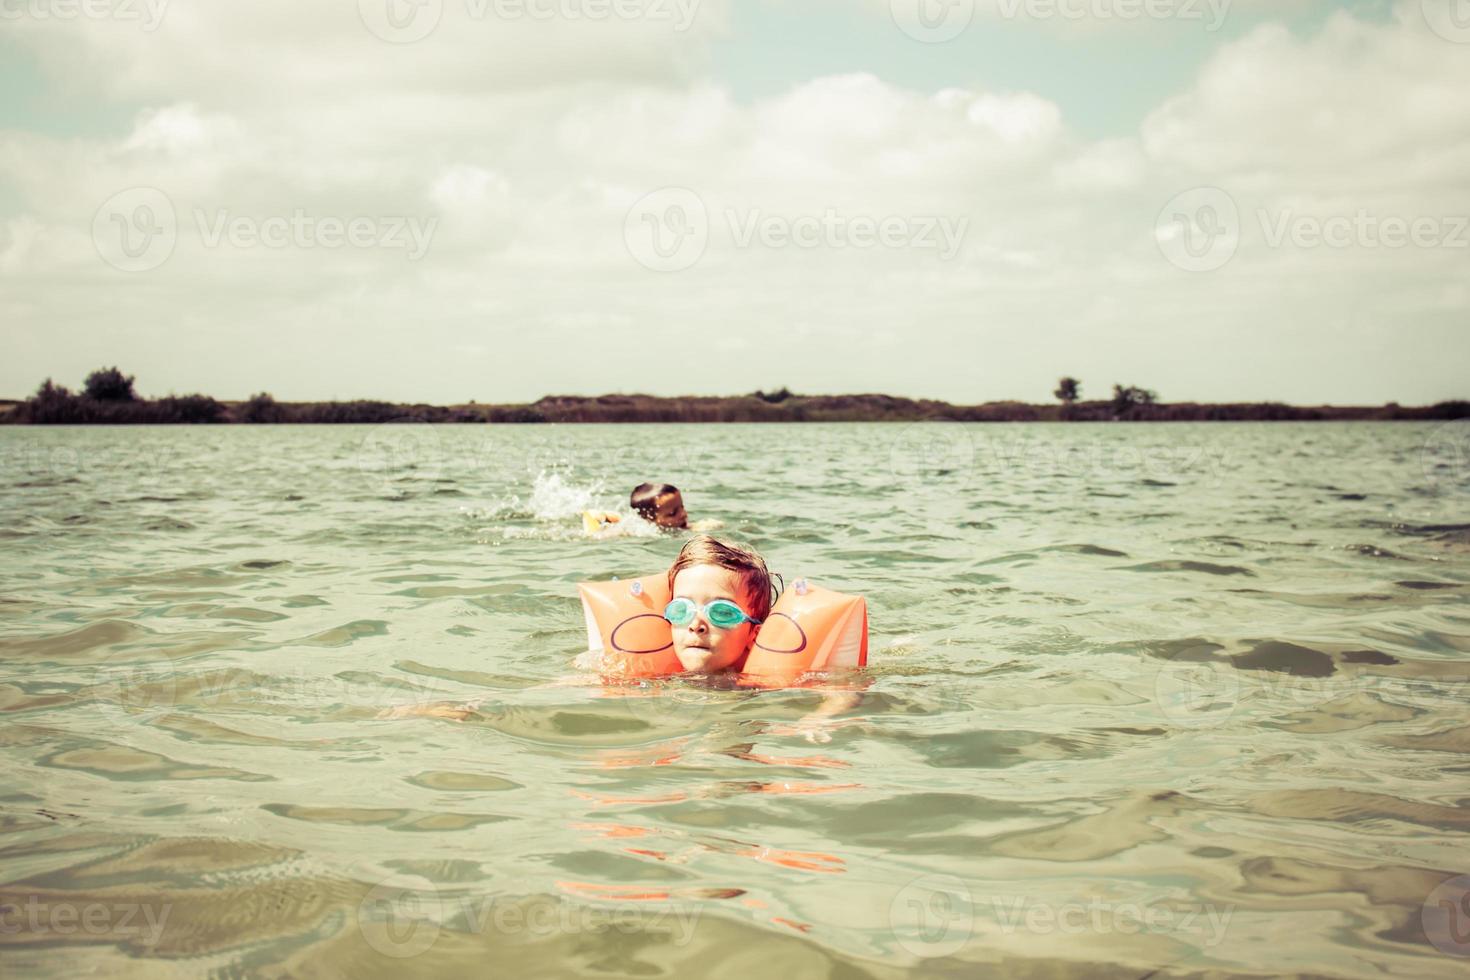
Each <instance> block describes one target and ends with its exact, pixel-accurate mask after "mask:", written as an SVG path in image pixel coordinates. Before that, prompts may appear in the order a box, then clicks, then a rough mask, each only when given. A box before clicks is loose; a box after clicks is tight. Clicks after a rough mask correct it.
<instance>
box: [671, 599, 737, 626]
mask: <svg viewBox="0 0 1470 980" xmlns="http://www.w3.org/2000/svg"><path fill="white" fill-rule="evenodd" d="M701 613H703V614H704V618H705V619H707V620H709V624H710V625H711V626H713V627H715V628H716V629H722V630H728V629H734V628H735V627H737V626H739V625H740V624H741V623H750V624H752V625H754V626H759V625H760V624H761V621H760V620H758V619H753V618H752V617H750V616H747V615H746V614H745V610H744V609H741V608H740V607H739V606H737V605H735V603H733V602H731V601H730V600H729V599H716V600H715V601H714V602H711V603H709V604H708V605H705V606H701V605H699V604H698V603H696V602H695V601H694V600H693V599H675V600H674V601H673V602H671V603H669V604H668V605H667V606H664V619H667V620H668V621H669V624H670V625H672V626H680V627H683V626H688V625H689V624H690V623H692V622H694V617H695V616H698V615H700V614H701Z"/></svg>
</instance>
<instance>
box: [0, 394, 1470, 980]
mask: <svg viewBox="0 0 1470 980" xmlns="http://www.w3.org/2000/svg"><path fill="white" fill-rule="evenodd" d="M1459 425H1460V423H1453V424H1451V425H1449V426H1441V427H1438V428H1436V427H1433V426H1422V425H1412V424H1381V425H1380V424H1373V425H1335V424H1332V425H1328V424H1322V425H1269V426H1268V425H1215V426H1193V425H1158V426H1139V427H1130V426H1081V425H1079V426H1007V425H997V426H961V425H954V424H947V423H936V424H927V425H920V426H869V425H845V426H822V425H810V426H770V427H749V426H729V427H658V426H652V427H620V426H605V427H575V426H559V427H539V426H527V427H518V428H499V427H495V428H486V427H463V428H459V427H456V428H449V427H428V426H413V425H408V426H397V427H390V428H368V427H350V426H344V427H316V428H289V427H279V428H260V429H249V428H243V427H242V428H220V429H202V428H201V429H182V428H179V429H129V428H119V429H58V430H22V429H0V463H3V467H4V468H3V470H0V493H3V499H4V503H5V513H6V514H7V515H8V517H9V520H8V521H6V522H5V526H4V527H0V539H3V541H4V548H5V556H6V575H5V577H4V582H5V585H4V589H3V591H0V610H3V612H4V615H3V617H0V712H3V717H4V724H3V725H0V764H3V767H4V777H5V778H4V781H3V784H0V861H3V865H0V970H3V973H4V975H5V976H7V977H8V976H27V975H36V976H61V975H67V976H70V975H73V974H75V973H78V972H82V971H97V972H106V973H107V974H123V975H136V976H146V977H150V978H151V977H159V976H171V975H176V974H177V975H189V976H197V975H199V974H200V973H203V972H216V973H220V974H223V975H260V976H281V977H284V976H320V977H353V978H357V977H372V976H385V977H387V976H391V977H402V976H405V975H409V976H412V975H419V974H423V975H442V974H452V973H456V972H458V973H462V974H463V975H466V976H480V975H484V973H485V971H486V969H487V964H492V963H493V964H494V968H495V969H496V971H497V973H498V972H504V973H506V974H507V975H513V974H514V975H531V976H537V975H551V974H553V973H555V974H556V975H564V974H595V975H600V976H616V975H637V976H645V977H656V976H679V977H684V976H716V977H720V976H732V977H741V978H745V977H748V976H750V975H753V974H754V973H756V971H760V972H762V973H764V972H769V971H771V970H772V969H773V968H774V969H775V970H778V971H781V972H782V973H785V974H788V975H801V976H805V975H843V976H875V977H901V976H915V975H926V976H927V975H955V976H971V975H975V974H976V973H977V971H979V970H986V971H991V972H993V973H994V974H995V975H999V976H1007V975H1024V976H1034V975H1058V976H1073V975H1075V976H1087V977H1091V976H1099V975H1100V976H1111V975H1118V976H1131V977H1137V976H1145V975H1180V974H1257V975H1277V974H1280V973H1283V972H1285V973H1304V974H1315V975H1332V976H1354V977H1368V976H1375V977H1376V976H1381V975H1384V974H1397V975H1410V976H1452V975H1453V976H1459V975H1462V974H1463V970H1464V967H1465V959H1464V956H1465V955H1466V954H1470V899H1467V898H1466V895H1467V891H1470V877H1461V876H1465V875H1470V863H1467V859H1466V854H1467V853H1470V850H1467V847H1466V844H1467V841H1470V816H1467V815H1466V814H1467V811H1466V808H1465V802H1466V799H1467V797H1470V794H1467V792H1466V785H1467V784H1466V782H1465V777H1466V761H1465V754H1466V753H1467V752H1470V724H1467V723H1466V718H1467V713H1466V708H1467V706H1470V615H1467V613H1470V607H1467V601H1470V472H1467V466H1466V462H1465V454H1464V453H1463V452H1459V451H1458V449H1459V447H1462V446H1463V445H1464V444H1465V440H1464V439H1463V438H1461V437H1462V436H1463V435H1464V434H1465V433H1464V430H1462V429H1460V428H1458V427H1457V426H1459ZM1446 447H1448V448H1446ZM1457 452H1458V455H1457ZM648 479H659V480H667V481H669V482H672V483H675V484H677V485H679V486H681V487H682V488H683V489H684V491H685V499H686V502H687V504H688V506H689V509H690V512H691V516H692V517H693V518H695V519H715V520H719V521H721V522H723V524H724V527H725V529H726V533H728V534H730V535H731V536H733V537H736V538H739V539H741V540H743V541H746V542H749V543H751V544H753V545H755V546H756V547H758V548H760V549H761V550H762V551H763V553H765V554H766V556H767V557H768V559H769V560H770V562H771V564H772V567H773V568H774V569H776V570H778V571H781V572H783V573H785V575H786V577H787V579H788V580H791V579H792V578H794V577H795V576H796V575H798V574H799V575H806V576H810V577H812V578H815V579H818V580H820V581H822V582H823V583H824V584H828V585H830V586H832V587H834V588H838V589H842V590H845V591H855V592H861V593H863V594H865V595H866V596H868V599H869V603H870V606H871V610H872V623H873V655H872V660H873V664H872V667H871V669H870V671H869V675H868V677H867V678H866V680H867V681H868V682H869V684H870V686H869V687H868V688H867V689H866V691H865V693H864V694H863V695H862V698H861V701H860V703H859V705H858V707H857V708H856V709H854V710H852V711H850V712H848V713H847V714H845V715H843V716H841V717H839V718H836V719H834V720H832V721H831V722H829V723H826V724H824V725H822V726H820V727H819V729H814V728H813V726H812V725H811V724H810V723H809V722H806V721H804V719H805V718H806V716H807V715H808V714H809V713H810V712H811V711H812V710H813V709H814V708H815V707H816V706H817V704H818V703H819V702H820V697H819V695H817V694H815V693H813V692H809V691H767V692H754V691H748V690H738V689H736V690H725V689H720V688H711V687H707V686H700V685H698V684H693V683H688V682H681V681H677V680H676V681H672V682H668V683H663V684H656V685H650V686H648V687H643V688H603V687H600V686H597V685H595V684H592V683H589V682H588V679H587V678H586V677H584V676H582V675H580V674H578V672H577V671H576V669H575V668H574V667H573V666H572V660H573V658H574V657H575V656H576V654H577V653H578V652H579V651H580V646H579V644H580V643H581V640H582V637H583V626H582V618H581V615H580V611H579V608H578V604H577V599H576V593H575V583H576V582H577V581H578V580H580V579H585V578H593V577H608V576H612V575H619V576H629V575H635V574H639V573H646V572H649V571H652V570H656V569H659V568H662V567H665V566H666V565H667V563H668V562H669V561H670V559H671V558H672V556H673V554H674V553H675V552H676V551H677V549H678V547H679V544H680V540H679V539H678V538H676V537H666V536H659V535H656V534H631V535H625V536H622V537H617V538H612V539H605V540H592V539H588V538H586V537H584V536H583V535H582V532H581V523H580V520H579V519H578V514H579V512H580V511H581V510H582V509H587V508H601V509H607V510H619V509H624V505H625V503H626V496H625V495H626V492H627V489H628V488H629V487H631V486H633V485H634V484H636V483H639V482H642V481H644V480H648ZM635 526H636V525H635ZM424 705H435V706H437V709H436V712H435V714H436V715H437V716H424V715H423V714H422V713H421V709H422V706H424Z"/></svg>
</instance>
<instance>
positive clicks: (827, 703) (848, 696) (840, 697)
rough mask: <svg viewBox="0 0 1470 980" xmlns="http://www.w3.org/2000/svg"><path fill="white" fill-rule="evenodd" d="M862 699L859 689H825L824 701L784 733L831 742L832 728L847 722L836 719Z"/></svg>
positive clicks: (823, 693) (814, 740) (816, 741)
mask: <svg viewBox="0 0 1470 980" xmlns="http://www.w3.org/2000/svg"><path fill="white" fill-rule="evenodd" d="M862 699H863V697H862V692H860V691H857V690H852V689H849V690H842V691H823V692H822V703H821V704H819V705H817V706H816V707H815V708H813V709H812V710H811V711H809V712H807V714H805V715H804V716H803V717H802V719H801V720H800V721H798V722H797V723H796V724H795V725H792V726H790V727H789V728H786V729H783V734H787V735H800V736H802V737H803V738H805V739H806V740H807V741H808V742H812V743H814V744H815V743H823V742H830V741H832V734H831V731H832V729H834V728H837V727H839V726H840V725H843V724H846V722H839V721H835V720H834V719H835V718H836V717H837V716H838V715H840V714H842V713H843V712H844V711H851V710H852V709H853V708H856V707H857V706H858V705H859V704H861V703H862Z"/></svg>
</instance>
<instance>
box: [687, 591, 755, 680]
mask: <svg viewBox="0 0 1470 980" xmlns="http://www.w3.org/2000/svg"><path fill="white" fill-rule="evenodd" d="M674 598H675V599H690V600H692V601H694V602H695V603H697V604H698V605H700V606H704V605H707V604H708V603H711V602H713V601H714V600H716V599H729V600H730V601H731V602H733V603H735V604H736V605H738V606H739V607H740V608H741V609H744V610H745V612H746V614H747V615H749V614H750V602H749V597H748V596H746V595H744V594H743V592H742V591H741V588H740V578H739V576H737V575H736V574H735V573H734V572H732V571H730V570H729V569H728V568H720V567H719V566H718V565H690V566H689V567H688V568H684V569H681V570H680V571H679V574H678V575H676V576H674ZM755 631H756V627H755V626H754V625H752V624H750V623H741V624H740V625H739V626H736V627H735V628H734V629H728V630H722V629H720V628H719V627H717V626H713V625H711V624H710V621H709V620H708V619H706V618H705V616H704V614H703V613H700V614H698V615H696V616H695V617H694V621H693V622H691V623H690V624H689V625H688V626H675V627H674V653H675V654H676V655H677V656H678V658H679V663H680V665H681V666H682V667H683V668H684V669H685V670H687V671H691V672H694V673H700V674H714V673H718V672H719V671H722V670H730V669H731V668H732V667H735V666H736V665H738V664H739V662H740V661H741V659H742V658H744V656H745V654H746V653H747V652H748V651H749V650H750V645H751V643H753V642H754V641H755Z"/></svg>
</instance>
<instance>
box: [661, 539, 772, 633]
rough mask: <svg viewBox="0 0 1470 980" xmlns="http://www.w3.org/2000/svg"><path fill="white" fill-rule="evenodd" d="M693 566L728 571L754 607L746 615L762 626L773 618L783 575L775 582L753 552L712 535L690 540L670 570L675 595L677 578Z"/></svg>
mask: <svg viewBox="0 0 1470 980" xmlns="http://www.w3.org/2000/svg"><path fill="white" fill-rule="evenodd" d="M690 565H714V566H716V567H717V568H725V569H728V570H730V571H732V572H734V573H735V574H736V576H738V577H739V579H740V588H741V590H742V591H743V592H744V593H745V599H746V601H747V602H749V603H750V608H749V609H747V610H746V612H748V613H750V615H751V617H752V618H754V619H759V620H761V621H762V622H764V621H765V619H766V617H768V616H769V615H770V614H771V606H772V605H773V604H774V603H775V601H776V597H777V596H779V595H780V594H781V589H780V584H779V583H780V581H781V577H780V576H779V575H777V576H775V580H776V581H775V582H773V581H771V579H772V575H771V573H770V572H769V571H767V569H766V560H765V559H764V558H762V557H761V556H760V555H759V554H757V553H756V552H754V551H752V550H751V549H750V548H742V547H741V546H740V545H738V544H727V543H725V542H724V541H717V540H716V539H714V538H712V537H710V536H709V535H708V534H701V535H698V536H697V537H693V538H690V539H689V541H688V543H687V544H685V545H684V547H683V549H682V550H680V552H679V557H678V558H675V559H674V563H673V564H672V565H670V566H669V590H670V591H673V588H674V576H676V575H678V574H679V573H680V572H681V571H683V570H684V569H686V568H688V567H689V566H690Z"/></svg>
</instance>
